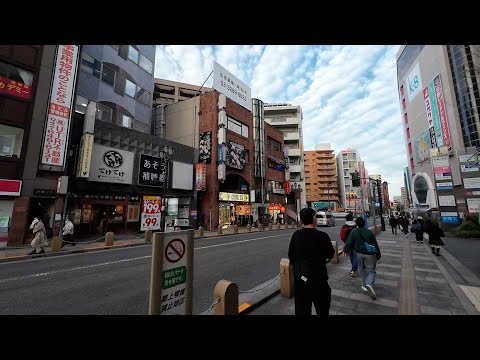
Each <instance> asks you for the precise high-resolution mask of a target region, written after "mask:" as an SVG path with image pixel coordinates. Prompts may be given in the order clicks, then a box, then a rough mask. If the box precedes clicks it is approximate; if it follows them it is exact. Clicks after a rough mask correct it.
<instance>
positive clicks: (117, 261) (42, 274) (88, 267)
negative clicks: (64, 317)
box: [0, 234, 283, 284]
mask: <svg viewBox="0 0 480 360" xmlns="http://www.w3.org/2000/svg"><path fill="white" fill-rule="evenodd" d="M279 236H283V234H282V235H272V236H264V237H260V238H255V239H247V240H239V241H233V242H229V243H225V244H217V245H209V246H202V247H198V248H195V249H194V250H201V249H208V248H212V247H217V246H227V245H232V244H238V243H243V242H248V241H255V240H261V239H268V238H274V237H279ZM151 257H152V256H151V255H146V256H139V257H135V258H129V259H122V260H116V261H108V262H104V263H100V264H93V265H85V266H77V267H74V268H70V269H62V270H53V271H47V272H42V273H36V274H31V275H25V276H18V277H14V278H9V279H2V280H0V284H2V283H5V282H7V281H17V280H24V279H30V278H37V277H41V276H48V275H53V274H59V273H64V272H70V271H76V270H83V269H91V268H95V267H99V266H106V265H112V264H119V263H123V262H127V261H135V260H141V259H148V258H151Z"/></svg>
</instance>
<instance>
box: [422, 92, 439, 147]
mask: <svg viewBox="0 0 480 360" xmlns="http://www.w3.org/2000/svg"><path fill="white" fill-rule="evenodd" d="M423 99H424V100H425V111H426V112H427V122H428V132H429V134H430V144H432V148H436V147H438V146H437V137H436V134H435V123H434V121H433V112H432V103H431V99H430V91H429V90H428V86H427V87H426V88H425V89H423Z"/></svg>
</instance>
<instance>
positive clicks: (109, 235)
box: [105, 231, 115, 246]
mask: <svg viewBox="0 0 480 360" xmlns="http://www.w3.org/2000/svg"><path fill="white" fill-rule="evenodd" d="M114 236H115V233H114V232H112V231H109V232H107V233H106V234H105V246H113V238H114Z"/></svg>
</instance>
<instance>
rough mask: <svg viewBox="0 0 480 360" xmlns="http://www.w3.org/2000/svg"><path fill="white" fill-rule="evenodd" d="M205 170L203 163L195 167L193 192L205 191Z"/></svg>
mask: <svg viewBox="0 0 480 360" xmlns="http://www.w3.org/2000/svg"><path fill="white" fill-rule="evenodd" d="M206 168H207V166H206V165H205V163H198V164H196V165H195V190H197V191H205V190H206V189H207V185H206V180H207V179H206Z"/></svg>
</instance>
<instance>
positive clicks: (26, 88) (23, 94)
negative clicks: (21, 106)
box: [0, 61, 33, 100]
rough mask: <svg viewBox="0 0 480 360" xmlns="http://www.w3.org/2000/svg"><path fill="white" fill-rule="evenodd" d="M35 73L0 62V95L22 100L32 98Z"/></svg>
mask: <svg viewBox="0 0 480 360" xmlns="http://www.w3.org/2000/svg"><path fill="white" fill-rule="evenodd" d="M32 84H33V73H32V72H31V71H27V70H24V69H22V68H19V67H18V66H15V65H12V64H7V63H5V62H3V61H0V95H10V96H13V97H16V98H20V99H26V100H29V99H31V98H32Z"/></svg>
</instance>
